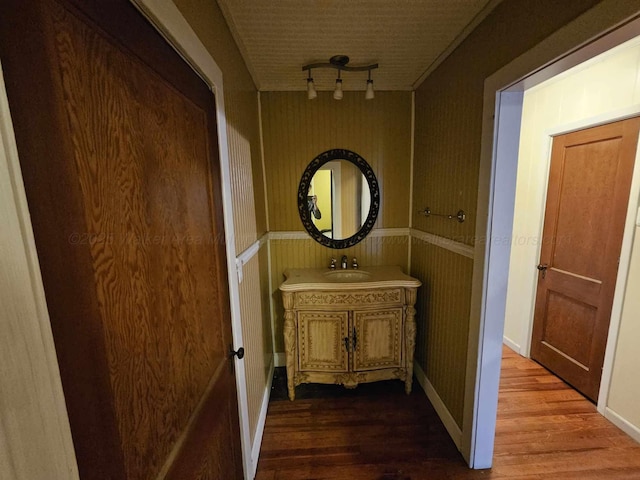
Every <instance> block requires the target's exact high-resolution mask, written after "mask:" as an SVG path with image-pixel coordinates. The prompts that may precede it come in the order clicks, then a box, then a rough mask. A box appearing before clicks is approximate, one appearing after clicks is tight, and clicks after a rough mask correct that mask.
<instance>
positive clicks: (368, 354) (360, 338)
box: [353, 307, 403, 371]
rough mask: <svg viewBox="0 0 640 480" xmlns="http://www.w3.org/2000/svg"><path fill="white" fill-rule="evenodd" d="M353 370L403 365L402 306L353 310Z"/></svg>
mask: <svg viewBox="0 0 640 480" xmlns="http://www.w3.org/2000/svg"><path fill="white" fill-rule="evenodd" d="M353 329H354V338H355V340H354V342H355V348H354V349H353V352H354V353H353V370H354V371H363V370H378V369H380V368H394V367H400V366H402V343H403V328H402V308H401V307H398V308H388V309H385V310H373V311H355V312H353Z"/></svg>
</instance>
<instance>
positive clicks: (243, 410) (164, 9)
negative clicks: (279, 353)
mask: <svg viewBox="0 0 640 480" xmlns="http://www.w3.org/2000/svg"><path fill="white" fill-rule="evenodd" d="M130 2H131V3H132V4H133V5H134V6H135V7H136V8H137V9H138V10H139V11H140V12H141V13H142V15H144V16H145V17H146V18H147V20H149V22H150V23H151V24H152V25H153V26H154V27H155V28H156V29H157V30H158V32H159V33H160V34H161V35H162V36H163V37H164V38H165V40H166V41H167V43H168V44H169V45H171V46H172V47H173V48H174V49H175V50H176V51H177V52H178V54H180V56H182V58H183V59H184V60H185V62H187V64H188V65H189V66H191V68H192V69H193V70H194V71H195V72H196V73H197V74H198V75H199V76H200V77H201V78H202V80H203V81H204V82H205V83H206V84H207V85H208V86H209V87H210V88H211V90H212V91H213V93H214V95H215V99H216V120H217V122H218V143H219V146H220V173H221V180H222V206H223V212H224V229H225V244H226V252H227V271H228V280H229V297H230V299H229V300H230V306H231V328H232V333H233V348H234V350H237V349H238V348H240V347H241V346H242V345H243V341H242V338H243V337H242V323H241V315H240V287H239V281H238V271H237V269H236V247H235V231H234V228H233V202H232V196H231V173H230V167H229V144H228V141H227V120H226V115H225V106H224V88H223V81H222V70H221V69H220V68H219V67H218V64H217V63H216V62H215V60H214V59H213V57H212V56H211V54H210V53H209V51H208V50H207V49H206V47H205V46H204V45H203V43H202V42H201V41H200V39H199V38H198V36H197V35H196V33H195V32H194V31H193V29H192V28H191V26H190V25H189V23H188V22H187V21H186V19H185V18H184V16H183V15H182V13H181V12H180V10H178V7H176V5H175V4H174V3H173V2H168V1H161V0H130ZM234 364H235V371H236V390H237V396H238V413H239V417H240V418H239V421H240V440H241V445H242V464H243V470H244V477H245V479H252V478H253V476H254V475H255V470H256V468H257V458H256V459H255V461H253V459H252V457H251V450H252V447H251V434H250V428H249V404H248V399H247V384H246V375H245V369H244V362H242V361H241V360H238V358H237V357H235V360H234Z"/></svg>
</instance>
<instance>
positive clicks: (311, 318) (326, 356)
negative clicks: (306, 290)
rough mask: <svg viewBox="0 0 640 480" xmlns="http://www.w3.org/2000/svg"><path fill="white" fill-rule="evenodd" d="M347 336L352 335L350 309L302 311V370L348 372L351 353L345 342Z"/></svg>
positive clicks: (299, 334)
mask: <svg viewBox="0 0 640 480" xmlns="http://www.w3.org/2000/svg"><path fill="white" fill-rule="evenodd" d="M347 337H349V313H348V312H313V311H311V312H299V313H298V349H299V352H300V356H299V361H300V370H301V371H303V370H306V371H316V372H346V371H348V369H349V354H348V352H347V350H346V348H345V341H344V339H345V338H347Z"/></svg>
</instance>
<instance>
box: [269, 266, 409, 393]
mask: <svg viewBox="0 0 640 480" xmlns="http://www.w3.org/2000/svg"><path fill="white" fill-rule="evenodd" d="M285 277H286V281H285V282H284V283H282V285H280V291H281V292H282V298H283V302H284V308H285V314H284V344H285V353H286V361H287V387H288V390H289V398H290V399H291V400H293V399H294V398H295V386H296V385H299V384H301V383H314V382H315V383H335V384H339V385H344V386H345V387H347V388H355V387H356V386H357V385H358V384H359V383H366V382H375V381H378V380H388V379H399V380H402V381H404V382H405V391H406V392H407V394H409V393H411V383H412V378H413V354H414V350H415V338H416V323H415V313H416V311H415V308H414V305H415V302H416V292H417V289H418V287H419V286H420V285H421V282H420V281H419V280H417V279H415V278H413V277H410V276H408V275H405V274H404V273H402V271H401V270H400V267H367V268H363V269H360V270H352V269H347V270H329V269H291V270H288V271H286V272H285Z"/></svg>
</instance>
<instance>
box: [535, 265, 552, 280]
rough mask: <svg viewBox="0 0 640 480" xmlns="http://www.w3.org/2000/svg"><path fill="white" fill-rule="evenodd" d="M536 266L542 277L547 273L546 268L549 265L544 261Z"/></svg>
mask: <svg viewBox="0 0 640 480" xmlns="http://www.w3.org/2000/svg"><path fill="white" fill-rule="evenodd" d="M536 268H537V269H538V271H540V272H542V278H544V277H545V276H546V275H547V268H549V265H547V264H546V263H541V264H540V265H538V266H537V267H536Z"/></svg>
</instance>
